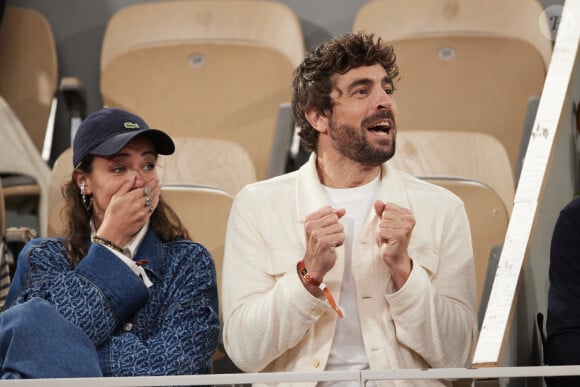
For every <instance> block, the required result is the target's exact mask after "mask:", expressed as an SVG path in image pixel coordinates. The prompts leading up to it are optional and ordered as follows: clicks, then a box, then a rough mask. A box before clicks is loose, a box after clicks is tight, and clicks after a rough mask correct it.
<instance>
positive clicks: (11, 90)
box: [0, 6, 86, 165]
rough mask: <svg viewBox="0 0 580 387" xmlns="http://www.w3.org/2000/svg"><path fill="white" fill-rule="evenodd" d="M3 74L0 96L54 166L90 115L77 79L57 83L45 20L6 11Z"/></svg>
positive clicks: (0, 45) (20, 10) (1, 35)
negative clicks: (75, 129)
mask: <svg viewBox="0 0 580 387" xmlns="http://www.w3.org/2000/svg"><path fill="white" fill-rule="evenodd" d="M0 68H1V69H2V71H1V72H0V95H1V96H2V97H3V98H4V99H5V101H6V102H7V103H8V105H9V106H10V107H11V108H12V110H13V111H14V113H15V114H16V116H17V117H18V119H19V120H20V122H21V123H22V125H23V127H24V128H25V129H26V131H27V132H28V134H29V135H30V138H31V140H32V142H33V144H34V146H35V147H36V149H37V151H38V152H39V153H40V154H41V156H42V158H43V160H44V161H45V162H46V163H48V164H49V165H52V162H53V161H54V159H55V158H56V156H57V155H58V154H59V153H60V152H62V150H64V149H66V148H67V147H68V146H69V145H70V143H71V141H70V139H71V131H72V130H74V128H75V123H78V122H79V121H80V119H82V118H83V117H84V116H85V115H86V96H85V90H84V87H83V85H82V83H81V82H80V80H79V79H77V78H75V77H62V78H59V74H58V55H57V49H56V45H55V40H54V36H53V33H52V28H51V25H50V24H49V22H48V20H47V19H46V18H45V17H44V16H43V15H42V14H40V13H39V12H37V11H35V10H33V9H29V8H24V7H16V6H8V7H6V10H5V14H4V18H3V20H2V24H0ZM55 155H56V156H55Z"/></svg>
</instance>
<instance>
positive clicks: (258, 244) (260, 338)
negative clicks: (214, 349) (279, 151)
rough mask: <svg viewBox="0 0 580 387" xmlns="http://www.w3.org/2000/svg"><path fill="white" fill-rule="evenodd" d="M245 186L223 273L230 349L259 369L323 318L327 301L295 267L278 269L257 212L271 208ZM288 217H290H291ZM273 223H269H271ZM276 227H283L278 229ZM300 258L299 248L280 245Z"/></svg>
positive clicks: (286, 254)
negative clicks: (273, 264)
mask: <svg viewBox="0 0 580 387" xmlns="http://www.w3.org/2000/svg"><path fill="white" fill-rule="evenodd" d="M250 193H251V194H248V191H247V190H242V191H241V192H240V193H239V194H238V196H237V197H236V199H235V200H234V203H233V206H232V211H231V214H230V218H229V222H228V229H227V234H226V247H225V257H224V266H223V277H222V284H223V285H222V295H223V300H222V301H223V302H222V308H223V314H224V332H223V340H224V346H225V349H226V351H227V353H228V355H229V357H230V358H231V360H232V361H233V362H234V363H235V364H236V366H237V367H239V368H240V369H241V370H243V371H246V372H258V371H261V370H263V369H264V368H265V367H266V366H267V365H268V364H270V363H271V362H272V361H273V360H275V359H276V358H278V357H279V356H280V355H281V354H283V353H285V352H286V351H287V350H288V349H290V348H293V347H295V346H296V345H297V344H298V343H299V342H300V341H301V340H302V338H303V337H304V336H305V335H306V333H307V332H308V331H309V330H310V329H311V328H312V326H313V325H314V324H315V323H316V322H317V321H318V320H319V318H320V316H321V315H322V311H323V310H326V309H330V307H329V306H328V305H327V303H326V302H324V301H322V300H319V299H317V298H316V297H313V296H312V295H311V294H310V293H309V292H308V291H307V290H306V289H305V288H304V286H303V285H302V283H301V282H300V279H299V277H298V274H297V272H296V271H295V269H294V270H293V269H292V267H289V268H288V270H287V272H284V271H282V270H280V271H276V270H273V269H272V267H271V262H272V261H273V260H274V259H276V258H273V257H272V256H271V255H272V254H274V253H272V252H271V249H270V246H268V245H267V242H266V239H267V238H265V237H264V236H265V233H267V232H268V231H269V230H270V229H271V228H272V225H271V224H270V225H264V224H261V223H260V221H259V220H258V217H257V216H256V212H258V211H259V212H261V213H263V212H268V211H269V210H267V209H264V208H263V207H264V206H265V205H267V204H266V203H267V202H268V201H267V200H265V198H263V197H262V196H260V195H261V193H259V192H256V191H252V192H250ZM285 221H286V223H291V220H288V219H286V220H285ZM268 227H269V228H268ZM276 232H277V233H280V232H283V231H280V230H279V229H276ZM275 254H279V257H278V258H279V259H280V260H284V261H290V262H298V261H299V260H300V259H301V258H302V257H301V256H299V255H298V250H297V249H286V250H284V251H276V252H275Z"/></svg>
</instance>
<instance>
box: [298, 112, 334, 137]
mask: <svg viewBox="0 0 580 387" xmlns="http://www.w3.org/2000/svg"><path fill="white" fill-rule="evenodd" d="M304 116H305V117H306V120H307V121H308V123H309V124H310V125H311V126H312V127H313V128H314V129H316V130H317V131H319V132H320V133H326V132H328V117H326V116H324V115H322V114H321V113H320V112H319V111H318V110H316V109H309V110H307V111H306V112H305V113H304Z"/></svg>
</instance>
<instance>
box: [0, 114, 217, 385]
mask: <svg viewBox="0 0 580 387" xmlns="http://www.w3.org/2000/svg"><path fill="white" fill-rule="evenodd" d="M174 150H175V145H174V143H173V141H172V140H171V138H170V137H169V136H168V135H167V134H165V133H164V132H162V131H159V130H155V129H150V128H149V127H148V125H147V124H146V123H145V122H144V121H143V120H142V119H141V118H140V117H138V116H136V115H134V114H131V113H129V112H126V111H124V110H120V109H102V110H100V111H97V112H95V113H93V114H91V115H89V116H88V117H87V118H86V119H85V120H84V121H83V123H82V124H81V126H80V127H79V129H78V131H77V134H76V136H75V139H74V144H73V164H74V167H75V169H74V172H73V174H72V178H71V180H70V181H69V182H68V183H67V184H66V185H65V186H64V187H63V194H64V197H65V200H66V207H65V211H66V215H67V222H68V224H67V230H66V233H65V238H58V239H55V238H52V239H51V238H39V239H35V240H33V241H31V242H29V243H28V244H27V245H26V246H25V247H24V248H23V250H22V252H21V254H20V256H19V259H18V264H17V268H16V273H15V275H14V279H13V282H12V286H11V288H10V292H9V294H8V298H7V306H8V307H7V310H6V311H4V312H3V313H2V314H0V360H1V361H2V377H3V378H45V377H88V376H101V375H102V376H136V375H178V374H197V373H208V372H209V371H210V367H211V356H212V354H213V352H214V350H215V349H216V346H217V339H218V333H219V319H218V312H217V311H218V307H217V288H216V274H215V267H214V264H213V260H212V258H211V256H210V254H209V253H208V251H207V250H206V249H205V248H203V247H202V246H201V245H199V244H197V243H193V242H191V241H190V240H189V239H188V234H187V231H186V230H185V229H184V227H183V226H182V224H181V222H180V220H179V218H178V216H177V215H176V214H175V213H174V212H173V211H172V210H171V209H170V208H169V207H168V206H167V205H165V204H164V202H163V199H162V198H161V196H160V188H161V186H160V184H159V178H158V175H157V171H156V169H155V164H156V159H157V155H158V154H165V155H166V154H171V153H173V152H174Z"/></svg>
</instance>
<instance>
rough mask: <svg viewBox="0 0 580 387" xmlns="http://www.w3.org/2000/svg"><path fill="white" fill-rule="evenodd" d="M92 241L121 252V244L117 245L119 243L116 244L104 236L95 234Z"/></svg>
mask: <svg viewBox="0 0 580 387" xmlns="http://www.w3.org/2000/svg"><path fill="white" fill-rule="evenodd" d="M93 242H95V243H99V244H101V245H103V246H107V247H110V248H112V249H113V250H115V251H118V252H119V253H121V254H123V249H122V248H121V246H119V245H117V244H115V243H113V242H111V241H110V240H108V239H105V238H103V237H100V236H98V235H95V236H94V237H93Z"/></svg>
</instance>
